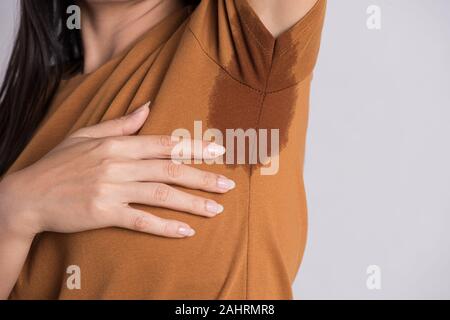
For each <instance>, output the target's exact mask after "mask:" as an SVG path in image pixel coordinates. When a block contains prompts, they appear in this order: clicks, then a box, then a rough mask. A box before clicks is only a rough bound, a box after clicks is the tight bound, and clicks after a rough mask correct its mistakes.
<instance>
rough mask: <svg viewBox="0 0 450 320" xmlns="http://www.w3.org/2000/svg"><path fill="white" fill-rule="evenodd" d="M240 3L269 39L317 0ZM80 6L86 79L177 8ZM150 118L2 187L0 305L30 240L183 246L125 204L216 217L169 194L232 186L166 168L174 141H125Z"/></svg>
mask: <svg viewBox="0 0 450 320" xmlns="http://www.w3.org/2000/svg"><path fill="white" fill-rule="evenodd" d="M247 1H248V2H249V4H250V5H251V6H252V7H253V8H254V10H255V13H256V14H257V15H258V16H259V17H260V18H261V21H262V22H263V23H264V25H265V26H266V27H267V29H268V30H269V31H270V32H271V33H272V34H273V35H274V37H276V36H278V35H280V34H281V33H282V32H283V31H285V30H287V29H288V28H290V27H291V26H292V25H294V24H295V22H296V21H298V20H299V19H300V18H302V17H303V16H304V15H305V14H306V13H307V12H308V11H309V10H310V9H311V8H312V7H313V5H314V4H315V3H316V1H317V0H283V1H279V0H247ZM79 4H80V6H81V7H82V12H83V19H82V40H83V45H84V48H85V64H84V73H90V72H93V71H94V70H96V69H97V68H98V67H99V66H101V65H102V64H104V63H105V62H106V61H108V60H109V59H111V58H112V57H114V56H115V55H117V54H118V53H120V52H121V51H123V50H124V49H126V48H127V47H129V46H130V45H132V44H133V43H134V42H135V41H136V40H137V39H138V38H139V37H140V36H141V35H142V34H144V33H145V32H146V31H147V30H149V29H150V28H152V27H153V26H155V25H156V24H157V23H158V22H160V21H161V20H162V19H164V18H165V17H166V16H168V15H170V14H171V13H172V12H173V11H174V10H176V9H177V8H179V7H180V6H181V4H180V3H179V1H178V0H84V1H79ZM148 113H149V108H148V104H146V105H144V106H142V107H141V108H139V109H138V110H137V111H136V112H135V113H133V114H131V115H129V116H126V117H123V118H120V119H116V120H111V121H106V122H103V123H101V124H98V125H95V126H92V127H86V128H83V129H80V130H78V131H77V132H75V133H73V134H72V135H71V136H69V137H67V138H66V139H65V140H64V141H63V142H61V144H59V145H58V146H57V147H56V148H55V149H53V150H52V151H50V152H49V153H48V154H47V155H46V156H44V157H43V158H42V159H40V160H39V161H37V162H36V163H35V164H33V165H31V166H29V167H27V168H25V169H23V170H20V171H17V172H15V173H13V174H9V175H7V176H6V177H4V179H3V180H2V181H1V182H0V299H6V298H8V296H9V294H10V292H11V290H12V288H13V286H14V284H15V282H16V281H17V278H18V276H19V273H20V270H21V268H22V266H23V264H24V262H25V260H26V257H27V255H28V252H29V250H30V246H31V243H32V241H33V239H34V237H35V236H36V235H37V234H38V233H41V232H44V231H52V232H62V233H73V232H80V231H86V230H93V229H99V228H105V227H120V228H126V229H130V230H134V231H137V232H143V233H148V234H153V235H158V236H163V237H170V238H179V239H183V238H186V237H192V236H194V234H195V231H194V230H193V229H192V228H191V227H190V226H189V225H187V224H186V223H184V222H182V221H176V220H166V219H162V218H160V217H157V216H155V215H152V214H151V213H147V212H143V211H140V210H136V209H134V208H132V207H131V206H130V205H129V204H130V203H139V204H144V205H150V206H158V207H165V208H169V209H174V210H178V211H183V212H186V213H189V214H195V215H200V216H204V217H209V218H213V217H215V216H216V215H217V214H219V213H221V212H222V211H223V207H222V206H221V205H220V204H218V203H216V202H214V201H212V200H209V199H207V198H202V197H198V196H194V195H191V194H189V193H186V192H182V191H179V190H177V189H175V188H173V187H171V186H170V185H179V186H183V187H186V188H190V189H201V190H204V191H207V192H214V193H226V192H229V191H230V190H232V189H233V188H234V186H235V184H234V182H233V181H231V180H229V179H228V178H226V177H224V176H220V175H217V174H214V173H209V172H205V171H201V170H198V169H195V168H192V167H189V166H185V165H182V164H178V163H177V162H174V161H171V159H173V158H172V157H171V155H172V150H173V148H175V147H176V144H177V142H173V141H172V140H171V138H170V137H167V136H132V134H134V133H135V132H137V131H138V130H139V128H141V126H142V125H143V124H144V122H145V120H146V119H147V116H148ZM181 143H193V142H192V141H187V142H186V141H183V142H181ZM201 149H202V150H200V151H199V150H197V148H192V150H194V151H193V154H191V155H190V156H191V157H193V158H203V159H205V158H208V159H212V158H214V157H217V156H220V155H222V154H223V153H224V152H225V150H224V148H223V147H221V146H218V145H215V144H210V143H208V142H202V148H201ZM196 152H197V153H196Z"/></svg>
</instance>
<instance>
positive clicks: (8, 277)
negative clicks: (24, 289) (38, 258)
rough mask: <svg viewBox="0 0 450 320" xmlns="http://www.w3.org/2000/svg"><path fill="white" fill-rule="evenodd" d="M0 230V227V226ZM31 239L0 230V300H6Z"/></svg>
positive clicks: (25, 256)
mask: <svg viewBox="0 0 450 320" xmlns="http://www.w3.org/2000/svg"><path fill="white" fill-rule="evenodd" d="M0 229H1V226H0ZM31 242H32V239H31V238H25V237H19V236H16V235H13V234H10V233H8V232H7V231H5V230H3V229H1V230H0V299H1V300H4V299H7V298H8V296H9V294H10V293H11V290H12V289H13V287H14V284H15V283H16V281H17V278H18V277H19V273H20V270H21V269H22V266H23V264H24V262H25V259H26V258H27V255H28V251H29V250H30V246H31Z"/></svg>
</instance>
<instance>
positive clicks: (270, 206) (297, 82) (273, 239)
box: [10, 0, 326, 299]
mask: <svg viewBox="0 0 450 320" xmlns="http://www.w3.org/2000/svg"><path fill="white" fill-rule="evenodd" d="M325 4H326V0H319V1H318V2H317V4H316V5H315V6H314V7H313V8H312V9H311V11H310V12H309V13H308V14H307V15H306V16H305V17H304V18H302V19H301V20H300V21H299V22H298V23H297V24H295V25H294V26H293V27H292V28H291V29H289V30H288V31H286V32H284V33H283V34H282V35H281V36H279V37H278V38H277V39H274V38H273V36H272V35H271V34H270V33H269V32H268V30H267V29H266V28H265V27H264V25H263V24H262V22H261V21H260V20H259V19H258V17H257V15H256V14H255V13H254V11H252V9H251V7H250V6H249V5H248V3H247V2H246V0H203V1H202V2H201V3H200V5H199V6H198V7H196V8H195V9H192V8H189V7H188V8H184V9H182V10H179V11H177V12H175V13H173V14H172V15H171V16H170V17H168V18H166V19H165V20H163V21H162V22H161V23H160V24H158V25H157V26H156V27H154V28H152V30H150V31H148V32H147V33H146V35H144V37H142V38H141V39H140V40H138V41H137V42H136V43H135V44H134V45H133V46H132V47H131V48H130V49H129V50H127V51H126V52H124V53H122V54H121V55H119V56H117V57H115V58H113V59H111V60H110V61H108V62H107V63H105V64H104V65H103V66H101V67H100V68H99V69H97V70H96V71H94V72H93V73H91V74H87V75H78V76H76V77H74V78H72V79H70V80H68V81H63V83H62V85H61V88H60V90H59V92H58V94H57V96H56V97H55V98H54V101H53V104H52V106H51V109H50V111H49V112H48V115H47V116H46V118H45V119H44V121H43V122H42V124H41V126H40V128H39V129H38V130H37V132H36V134H35V135H34V137H33V139H32V140H31V142H30V143H29V144H28V146H27V147H26V148H25V150H24V151H23V153H22V154H21V155H20V157H19V158H18V159H17V161H16V162H15V163H14V165H13V167H12V168H11V169H10V171H11V172H12V171H16V170H20V169H22V168H24V167H27V166H29V165H31V164H33V163H34V162H35V161H37V160H39V159H40V158H41V157H43V156H44V155H45V154H46V153H47V152H48V151H49V150H51V149H52V148H54V147H55V146H56V145H57V144H58V143H60V142H61V141H62V140H63V139H64V138H65V137H66V136H67V135H68V134H69V133H71V132H73V131H74V130H77V129H79V128H81V127H85V126H88V125H93V124H96V123H99V122H101V121H104V120H107V119H112V118H117V117H120V116H122V115H124V114H127V113H129V112H131V111H132V110H134V109H136V108H137V107H138V106H140V105H142V104H144V103H146V102H147V101H149V100H151V101H152V104H151V111H150V115H149V118H148V120H147V122H146V123H145V125H144V127H143V129H142V130H141V131H140V134H143V135H144V134H167V135H170V134H172V133H173V131H174V130H175V129H180V128H184V129H186V130H188V132H190V133H191V135H192V138H194V137H195V135H194V123H195V121H198V122H196V124H197V130H198V125H199V124H201V126H202V128H201V129H202V130H203V131H202V133H204V132H205V131H206V130H207V129H211V128H215V129H219V130H220V131H221V132H223V134H224V136H225V130H226V129H239V128H240V129H243V130H247V129H256V130H259V129H268V130H269V131H268V134H269V135H270V133H271V132H272V131H270V129H279V152H273V154H272V157H271V159H272V163H275V162H276V161H279V163H278V168H277V170H275V174H273V172H272V174H271V173H269V174H267V173H266V174H263V173H262V171H261V170H262V169H263V168H264V167H263V166H262V165H260V164H254V163H249V162H250V156H249V154H250V153H251V152H248V153H247V158H246V160H247V161H245V162H246V163H245V164H236V163H224V164H206V163H200V164H191V165H193V166H196V167H198V168H200V169H204V170H207V171H212V172H216V173H220V174H223V175H225V176H227V177H229V178H231V179H233V180H234V181H235V182H236V184H237V186H236V188H235V189H234V190H232V191H230V192H228V193H227V194H212V193H206V192H203V191H199V190H186V189H184V188H182V187H176V188H179V189H181V190H185V191H187V192H191V193H193V194H197V195H201V196H204V197H206V198H211V199H213V200H216V201H217V202H218V203H221V204H223V205H224V207H225V210H224V212H223V213H222V214H221V215H219V216H217V217H215V218H213V219H208V218H203V217H199V216H195V215H191V214H186V213H182V212H177V211H174V210H169V209H163V208H155V207H146V206H142V205H136V207H138V208H141V209H143V210H148V211H149V212H152V213H153V214H155V215H158V216H161V217H164V218H172V219H177V220H182V221H185V222H186V223H188V224H190V225H191V226H192V227H193V228H194V229H195V230H196V231H197V233H196V235H195V236H194V237H192V238H185V239H169V238H164V237H158V236H153V235H148V234H141V233H138V232H133V231H129V230H124V229H119V228H106V229H101V230H94V231H88V232H80V233H75V234H59V233H51V232H45V233H42V234H40V235H38V236H37V237H36V238H35V241H34V242H33V245H32V248H31V251H30V253H29V255H28V258H27V261H26V264H25V266H24V268H23V270H22V273H21V275H20V278H19V280H18V282H17V284H16V286H15V288H14V290H13V292H12V294H11V298H13V299H33V298H39V299H58V298H59V299H77V298H79V299H109V298H112V299H117V298H124V299H131V298H138V299H266V298H272V299H289V298H292V291H291V284H292V282H293V281H294V278H295V275H296V273H297V270H298V268H299V265H300V262H301V259H302V256H303V251H304V247H305V242H306V229H307V215H306V201H305V191H304V186H303V174H302V169H303V158H304V147H305V134H306V128H307V118H308V100H309V91H310V82H311V75H312V71H313V68H314V66H315V63H316V59H317V54H318V50H319V44H320V35H321V30H322V25H323V18H324V14H325ZM200 121H201V122H200ZM258 137H259V138H260V139H262V138H261V136H258ZM271 137H272V138H271V139H275V138H273V137H274V136H271ZM226 144H228V140H227V142H226ZM227 147H228V146H227ZM250 151H251V150H250ZM234 160H236V159H234ZM225 162H229V161H225ZM234 162H235V161H234ZM269 171H270V170H269ZM72 265H75V266H78V267H79V268H80V271H81V288H80V289H72V290H71V289H69V288H68V286H67V283H66V281H67V279H68V277H69V276H70V274H69V273H70V272H69V273H68V267H69V266H72ZM69 271H70V268H69Z"/></svg>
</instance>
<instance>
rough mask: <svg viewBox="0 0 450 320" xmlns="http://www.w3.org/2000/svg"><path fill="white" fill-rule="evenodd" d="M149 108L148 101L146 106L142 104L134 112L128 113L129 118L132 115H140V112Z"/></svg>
mask: <svg viewBox="0 0 450 320" xmlns="http://www.w3.org/2000/svg"><path fill="white" fill-rule="evenodd" d="M149 106H150V101H149V102H147V103H146V104H144V105H143V106H141V107H139V108H137V109H136V110H134V111H133V112H132V113H130V116H133V115H136V114H139V113H141V112H142V111H144V110H145V109H147V108H148V107H149Z"/></svg>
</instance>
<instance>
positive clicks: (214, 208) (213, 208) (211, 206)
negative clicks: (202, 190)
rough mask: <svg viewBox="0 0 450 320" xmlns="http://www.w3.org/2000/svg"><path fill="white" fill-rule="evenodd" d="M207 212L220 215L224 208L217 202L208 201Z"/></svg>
mask: <svg viewBox="0 0 450 320" xmlns="http://www.w3.org/2000/svg"><path fill="white" fill-rule="evenodd" d="M206 211H208V212H211V213H215V214H219V213H221V212H222V211H223V206H222V205H220V204H218V203H217V202H215V201H212V200H208V201H206Z"/></svg>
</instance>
